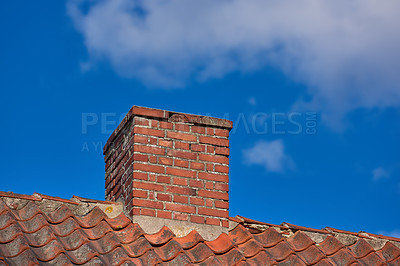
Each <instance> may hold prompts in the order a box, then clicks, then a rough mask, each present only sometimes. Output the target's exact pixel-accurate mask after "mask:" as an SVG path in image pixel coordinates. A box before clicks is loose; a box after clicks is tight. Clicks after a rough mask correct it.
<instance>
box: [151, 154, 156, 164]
mask: <svg viewBox="0 0 400 266" xmlns="http://www.w3.org/2000/svg"><path fill="white" fill-rule="evenodd" d="M149 162H150V163H154V164H156V163H157V157H156V156H149Z"/></svg>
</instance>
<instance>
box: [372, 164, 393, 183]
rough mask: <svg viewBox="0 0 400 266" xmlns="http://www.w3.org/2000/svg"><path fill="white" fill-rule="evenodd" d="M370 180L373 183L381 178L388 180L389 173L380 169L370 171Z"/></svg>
mask: <svg viewBox="0 0 400 266" xmlns="http://www.w3.org/2000/svg"><path fill="white" fill-rule="evenodd" d="M372 178H373V179H374V180H375V181H377V180H381V179H383V178H389V173H388V172H387V171H386V170H385V169H383V168H382V167H377V168H375V169H374V170H372Z"/></svg>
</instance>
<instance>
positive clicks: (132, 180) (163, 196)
mask: <svg viewBox="0 0 400 266" xmlns="http://www.w3.org/2000/svg"><path fill="white" fill-rule="evenodd" d="M231 129H232V122H231V121H228V120H224V119H219V118H213V117H207V116H199V115H192V114H183V113H176V112H170V111H164V110H157V109H150V108H144V107H138V106H133V107H132V109H131V110H130V111H129V113H128V114H127V115H126V116H125V118H124V119H123V121H122V122H121V124H120V125H119V126H118V127H117V129H116V130H115V131H114V132H113V133H112V135H111V136H110V138H109V139H108V141H107V143H106V145H105V146H104V156H105V157H104V160H105V163H106V167H105V168H106V174H105V188H106V200H111V201H121V202H123V203H124V206H125V213H126V214H127V215H128V216H129V217H131V219H132V221H133V222H136V223H139V225H140V226H141V227H142V228H143V229H144V230H145V231H146V232H148V233H154V232H157V231H158V230H159V229H161V227H162V226H164V225H165V226H168V227H169V228H170V229H171V230H173V231H174V233H175V234H176V235H178V236H179V235H186V234H187V233H189V232H190V231H191V230H193V229H195V230H197V231H198V232H199V233H201V234H202V236H203V238H209V239H212V238H215V237H216V236H218V235H219V234H221V233H222V232H227V229H228V225H229V223H228V217H229V194H228V191H229V175H228V173H229V131H230V130H231Z"/></svg>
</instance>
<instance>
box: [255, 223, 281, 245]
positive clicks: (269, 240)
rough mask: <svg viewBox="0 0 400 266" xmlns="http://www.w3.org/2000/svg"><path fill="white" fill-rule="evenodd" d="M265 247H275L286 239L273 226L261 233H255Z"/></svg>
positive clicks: (256, 238)
mask: <svg viewBox="0 0 400 266" xmlns="http://www.w3.org/2000/svg"><path fill="white" fill-rule="evenodd" d="M253 237H254V239H255V240H257V241H258V242H260V243H261V244H262V245H263V246H264V247H265V248H269V247H273V246H275V245H276V244H278V243H279V242H281V241H283V240H284V237H283V236H282V235H281V234H280V233H278V232H277V231H276V230H275V229H273V228H268V229H267V230H265V231H264V232H262V233H260V234H255V235H253Z"/></svg>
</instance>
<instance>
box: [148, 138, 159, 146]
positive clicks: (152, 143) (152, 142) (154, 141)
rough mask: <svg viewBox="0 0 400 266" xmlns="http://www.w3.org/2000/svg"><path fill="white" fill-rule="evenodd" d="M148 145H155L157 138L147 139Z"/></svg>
mask: <svg viewBox="0 0 400 266" xmlns="http://www.w3.org/2000/svg"><path fill="white" fill-rule="evenodd" d="M149 143H150V144H151V145H157V138H153V137H149Z"/></svg>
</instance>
